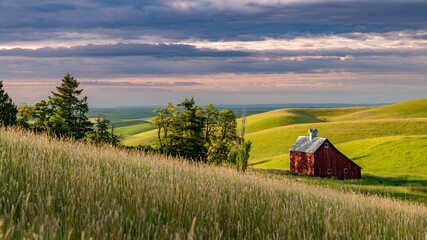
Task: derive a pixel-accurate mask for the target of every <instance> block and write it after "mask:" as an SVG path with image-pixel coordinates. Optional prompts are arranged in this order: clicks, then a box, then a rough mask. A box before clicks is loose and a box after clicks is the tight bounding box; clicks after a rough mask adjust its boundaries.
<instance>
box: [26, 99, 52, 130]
mask: <svg viewBox="0 0 427 240" xmlns="http://www.w3.org/2000/svg"><path fill="white" fill-rule="evenodd" d="M55 115H56V111H55V99H54V98H50V99H49V101H48V102H46V101H45V100H41V101H40V102H38V103H36V104H34V105H33V106H32V107H31V118H32V119H33V120H34V123H33V126H34V129H35V130H36V131H41V132H44V131H47V130H48V121H49V118H51V117H53V116H55Z"/></svg>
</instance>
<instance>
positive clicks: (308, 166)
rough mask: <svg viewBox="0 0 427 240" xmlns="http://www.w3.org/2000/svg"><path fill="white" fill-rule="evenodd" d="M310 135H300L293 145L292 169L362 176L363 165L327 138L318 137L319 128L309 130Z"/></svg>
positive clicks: (295, 170)
mask: <svg viewBox="0 0 427 240" xmlns="http://www.w3.org/2000/svg"><path fill="white" fill-rule="evenodd" d="M308 132H309V134H310V137H302V136H300V137H298V139H297V141H296V142H295V143H294V145H293V146H292V147H291V149H290V151H291V171H292V172H296V173H305V174H308V175H312V176H319V177H337V178H339V179H347V178H360V176H361V169H362V168H361V167H360V166H359V165H357V164H356V163H354V162H353V161H351V160H350V159H349V158H348V157H346V156H345V155H344V154H342V153H341V152H340V151H338V149H336V148H335V147H334V145H332V143H331V142H329V140H328V139H326V138H318V137H317V129H310V130H308Z"/></svg>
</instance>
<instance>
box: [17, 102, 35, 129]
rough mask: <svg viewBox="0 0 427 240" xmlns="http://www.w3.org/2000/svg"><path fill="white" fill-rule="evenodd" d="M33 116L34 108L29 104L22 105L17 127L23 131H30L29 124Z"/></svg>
mask: <svg viewBox="0 0 427 240" xmlns="http://www.w3.org/2000/svg"><path fill="white" fill-rule="evenodd" d="M31 115H32V108H31V107H30V106H28V105H27V104H24V105H22V106H21V107H20V108H18V114H17V119H16V125H17V126H18V127H20V128H22V129H29V128H30V124H29V123H28V121H29V119H30V118H31Z"/></svg>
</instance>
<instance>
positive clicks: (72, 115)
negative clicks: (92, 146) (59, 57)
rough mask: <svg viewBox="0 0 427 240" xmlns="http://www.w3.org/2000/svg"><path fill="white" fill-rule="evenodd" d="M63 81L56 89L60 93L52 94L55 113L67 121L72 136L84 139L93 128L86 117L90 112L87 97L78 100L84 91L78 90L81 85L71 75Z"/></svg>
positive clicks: (66, 76)
mask: <svg viewBox="0 0 427 240" xmlns="http://www.w3.org/2000/svg"><path fill="white" fill-rule="evenodd" d="M61 81H62V83H61V85H60V86H58V87H56V89H57V91H58V92H57V93H56V92H52V94H53V97H51V98H50V99H49V100H51V99H52V102H54V103H55V105H56V109H55V110H56V111H55V112H56V114H57V115H58V116H60V117H61V118H63V119H64V120H65V123H66V125H67V126H68V128H69V129H70V133H71V136H72V137H74V138H76V139H79V138H83V137H84V136H85V132H87V131H89V130H90V129H91V127H92V123H91V122H90V121H89V120H88V118H87V117H86V115H85V114H86V113H87V112H88V111H89V108H88V105H87V97H83V98H82V99H79V98H78V96H80V94H81V93H82V91H83V89H78V87H79V84H80V83H79V82H78V81H77V79H75V78H74V77H72V76H71V75H70V74H69V73H68V74H67V75H65V76H64V78H63V79H62V80H61Z"/></svg>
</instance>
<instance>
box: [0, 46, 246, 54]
mask: <svg viewBox="0 0 427 240" xmlns="http://www.w3.org/2000/svg"><path fill="white" fill-rule="evenodd" d="M249 55H250V53H248V52H242V51H219V50H213V49H197V48H195V47H194V46H189V45H182V44H123V43H118V44H112V45H93V44H89V45H86V46H76V47H70V48H50V47H44V48H39V49H35V50H32V49H22V48H14V49H3V50H0V56H15V57H16V56H20V57H30V58H64V57H65V58H67V57H130V56H151V57H159V58H165V57H243V56H249Z"/></svg>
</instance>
